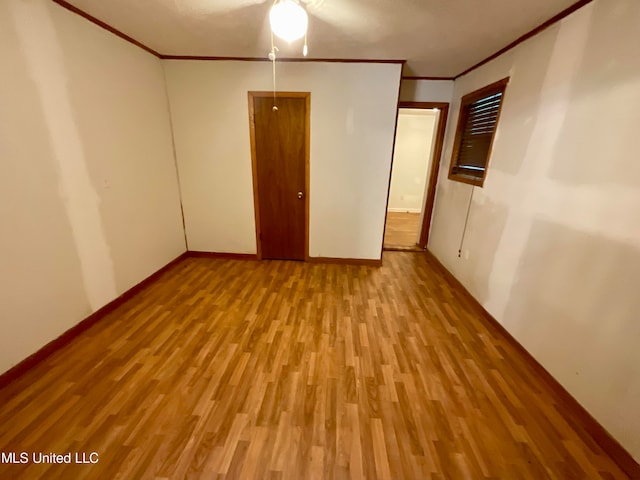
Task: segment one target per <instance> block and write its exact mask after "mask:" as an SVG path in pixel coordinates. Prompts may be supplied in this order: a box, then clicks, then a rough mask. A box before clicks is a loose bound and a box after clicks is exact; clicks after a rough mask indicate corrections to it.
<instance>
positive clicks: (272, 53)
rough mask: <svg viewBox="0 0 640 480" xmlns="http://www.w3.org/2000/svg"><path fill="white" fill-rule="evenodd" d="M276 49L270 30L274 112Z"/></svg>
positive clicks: (274, 105) (274, 109) (274, 104)
mask: <svg viewBox="0 0 640 480" xmlns="http://www.w3.org/2000/svg"><path fill="white" fill-rule="evenodd" d="M277 51H278V47H276V46H275V45H274V43H273V32H271V51H270V52H269V60H271V72H272V75H273V107H272V110H273V111H274V112H277V111H278V107H277V106H276V52H277Z"/></svg>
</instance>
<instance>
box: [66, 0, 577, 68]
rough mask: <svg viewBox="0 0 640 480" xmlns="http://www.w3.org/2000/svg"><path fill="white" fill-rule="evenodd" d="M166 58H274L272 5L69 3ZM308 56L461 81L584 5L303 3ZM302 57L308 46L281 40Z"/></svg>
mask: <svg viewBox="0 0 640 480" xmlns="http://www.w3.org/2000/svg"><path fill="white" fill-rule="evenodd" d="M68 1H69V3H71V4H72V5H74V6H76V7H78V8H80V9H81V10H83V11H85V12H86V13H88V14H90V15H92V16H94V17H96V18H98V19H99V20H102V21H103V22H106V23H108V24H109V25H111V26H112V27H114V28H116V29H118V30H120V31H122V32H123V33H125V34H127V35H129V36H131V37H133V38H134V39H136V40H138V41H140V42H142V43H143V44H145V45H147V46H148V47H150V48H152V49H153V50H155V51H157V52H159V53H162V54H165V55H197V56H232V57H266V55H267V53H268V51H269V49H270V39H269V29H268V24H267V15H268V11H269V7H270V6H271V5H272V3H273V2H272V0H68ZM301 1H302V3H304V4H306V6H307V11H308V12H309V15H310V19H309V57H310V58H354V59H358V58H360V59H400V60H407V65H406V67H405V72H404V73H405V75H419V76H455V75H457V74H459V73H460V72H462V71H463V70H465V69H466V68H468V67H470V66H472V65H474V64H475V63H477V62H479V61H481V60H483V59H484V58H486V57H487V56H489V55H491V54H492V53H494V52H496V51H497V50H499V49H501V48H503V47H505V46H506V45H508V44H509V43H511V42H512V41H514V40H515V39H517V38H518V37H520V36H521V35H523V34H525V33H527V32H528V31H530V30H532V29H533V28H535V27H537V26H538V25H540V24H541V23H543V22H545V21H546V20H548V19H549V18H551V17H553V16H554V15H556V14H558V13H560V12H561V11H562V10H564V9H566V8H567V7H569V6H571V5H572V4H573V3H575V0H301ZM276 43H277V45H278V47H279V49H280V56H286V57H299V56H301V50H302V45H301V42H297V43H294V44H292V45H287V44H286V43H285V42H282V41H277V42H276Z"/></svg>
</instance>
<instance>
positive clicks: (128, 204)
mask: <svg viewBox="0 0 640 480" xmlns="http://www.w3.org/2000/svg"><path fill="white" fill-rule="evenodd" d="M0 58H2V60H3V68H2V75H0V125H1V127H0V158H1V159H2V160H1V161H0V224H1V225H2V235H0V265H1V266H0V372H1V371H5V370H7V369H8V368H10V367H11V366H13V365H14V364H16V363H17V362H19V361H20V360H22V359H24V358H25V357H26V356H28V355H30V354H31V353H33V352H35V351H36V350H38V349H39V348H40V347H42V346H43V345H44V344H46V343H47V342H49V341H51V340H53V339H54V338H56V337H57V336H58V335H60V334H62V333H63V332H64V331H66V330H67V329H69V328H70V327H72V326H73V325H75V324H77V323H78V322H79V321H80V320H82V319H83V318H85V317H87V316H88V315H89V314H91V313H92V312H94V311H95V310H97V309H98V308H100V307H102V306H103V305H105V304H106V303H108V302H109V301H111V300H113V299H114V298H115V297H117V296H118V295H119V294H121V293H123V292H124V291H126V290H127V289H129V288H130V287H132V286H133V285H135V284H136V283H138V282H140V281H141V280H142V279H144V278H145V277H147V276H148V275H150V274H151V273H153V272H154V271H156V270H158V269H159V268H160V267H162V266H163V265H165V264H167V263H168V262H169V261H170V260H172V259H173V258H175V257H176V256H178V255H179V254H180V253H181V252H183V251H184V250H185V245H184V238H183V232H182V225H181V217H180V203H179V195H178V186H177V181H176V172H175V165H174V161H173V154H172V146H171V130H170V122H169V116H168V105H167V101H166V91H165V87H164V79H163V72H162V67H161V64H160V61H159V60H158V59H157V58H155V57H153V56H151V55H149V54H148V53H146V52H144V51H142V50H140V49H138V48H137V47H135V46H133V45H131V44H129V43H127V42H125V41H123V40H121V39H119V38H117V37H115V36H114V35H113V34H111V33H108V32H106V31H104V30H102V29H101V28H99V27H97V26H95V25H93V24H91V23H89V22H87V21H86V20H84V19H82V18H80V17H78V16H77V15H75V14H72V13H70V12H68V11H66V10H64V9H62V8H60V7H59V6H57V5H55V4H54V3H53V2H50V1H47V0H4V1H3V2H0Z"/></svg>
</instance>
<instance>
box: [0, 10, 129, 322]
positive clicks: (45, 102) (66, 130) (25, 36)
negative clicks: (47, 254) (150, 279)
mask: <svg viewBox="0 0 640 480" xmlns="http://www.w3.org/2000/svg"><path fill="white" fill-rule="evenodd" d="M10 5H11V6H10V11H11V13H12V17H13V19H14V21H15V23H16V26H17V28H16V30H17V37H18V41H19V46H20V51H21V52H22V53H23V54H24V56H25V57H26V65H27V69H28V71H29V75H30V78H31V80H32V82H33V85H34V87H35V89H34V92H32V94H33V95H35V96H36V97H37V98H38V99H39V100H40V102H41V104H42V111H43V118H44V120H45V122H46V125H47V130H48V136H49V138H50V141H51V147H52V148H51V150H50V152H51V153H50V155H51V156H52V157H53V159H54V160H55V162H56V165H57V167H58V178H59V188H60V196H61V197H62V198H63V203H64V206H65V209H66V213H67V216H68V219H69V222H70V224H71V229H72V232H73V238H74V241H75V244H76V249H77V252H78V256H79V258H80V264H81V269H82V273H83V281H84V285H85V291H86V293H87V297H88V299H89V303H90V304H91V307H92V311H95V310H97V309H98V308H100V307H102V306H103V305H105V304H106V303H108V302H109V301H111V300H112V299H113V298H115V297H116V296H117V295H116V285H115V278H114V269H113V262H112V260H111V252H110V248H109V245H108V244H107V242H106V236H105V233H104V228H103V225H102V217H101V215H100V209H99V203H100V197H99V196H98V194H97V192H96V190H95V188H94V187H93V185H92V182H91V178H90V176H89V171H88V168H87V161H86V153H85V147H84V145H83V142H82V138H81V136H80V131H79V127H78V125H77V122H76V117H75V115H74V112H73V110H72V102H71V93H70V91H69V88H68V85H67V82H68V79H67V75H68V72H67V71H66V70H65V68H64V67H65V62H64V55H63V51H62V48H61V47H60V42H59V38H58V35H57V32H56V30H55V26H54V23H53V21H52V19H51V10H50V8H57V7H56V6H54V5H53V4H51V3H49V2H47V3H44V2H33V3H31V2H30V3H23V2H12V3H10Z"/></svg>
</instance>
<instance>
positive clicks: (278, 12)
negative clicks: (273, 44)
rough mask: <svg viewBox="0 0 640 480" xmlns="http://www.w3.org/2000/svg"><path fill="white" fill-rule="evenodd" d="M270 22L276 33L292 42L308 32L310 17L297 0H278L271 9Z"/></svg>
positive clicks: (272, 29)
mask: <svg viewBox="0 0 640 480" xmlns="http://www.w3.org/2000/svg"><path fill="white" fill-rule="evenodd" d="M269 24H270V25H271V31H272V32H273V33H274V35H276V36H278V37H280V38H281V39H283V40H285V41H287V42H289V43H291V42H293V41H294V40H298V39H299V38H302V37H304V36H305V35H306V33H307V26H308V24H309V17H308V16H307V12H306V11H305V9H304V8H302V7H301V6H300V4H299V3H298V2H297V1H295V0H276V3H275V4H274V5H273V7H271V10H270V11H269Z"/></svg>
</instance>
